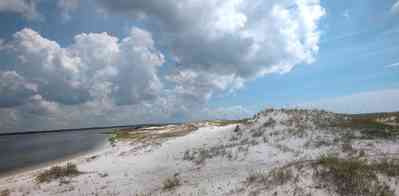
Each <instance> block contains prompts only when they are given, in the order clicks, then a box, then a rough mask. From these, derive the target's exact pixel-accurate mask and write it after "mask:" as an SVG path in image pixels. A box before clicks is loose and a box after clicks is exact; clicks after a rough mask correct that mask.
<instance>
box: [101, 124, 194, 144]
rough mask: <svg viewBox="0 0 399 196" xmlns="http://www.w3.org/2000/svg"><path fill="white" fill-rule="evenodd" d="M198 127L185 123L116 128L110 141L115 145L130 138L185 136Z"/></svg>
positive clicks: (141, 139) (135, 139) (137, 140)
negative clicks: (170, 125) (172, 125)
mask: <svg viewBox="0 0 399 196" xmlns="http://www.w3.org/2000/svg"><path fill="white" fill-rule="evenodd" d="M196 129H197V127H196V126H194V125H191V124H185V125H180V126H175V127H167V128H165V127H159V129H151V130H146V129H145V128H144V129H121V130H115V131H113V132H112V133H111V136H110V137H109V138H108V141H109V142H110V143H111V145H115V144H116V142H117V141H120V140H129V141H136V142H146V141H152V140H156V139H162V138H170V137H179V136H184V135H187V134H189V133H191V132H192V131H194V130H196Z"/></svg>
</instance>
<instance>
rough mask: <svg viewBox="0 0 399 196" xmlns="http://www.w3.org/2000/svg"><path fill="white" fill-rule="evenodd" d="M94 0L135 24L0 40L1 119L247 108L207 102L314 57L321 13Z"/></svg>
mask: <svg viewBox="0 0 399 196" xmlns="http://www.w3.org/2000/svg"><path fill="white" fill-rule="evenodd" d="M7 2H12V1H7ZM29 2H33V1H29ZM63 2H64V1H59V4H58V5H59V6H60V8H65V10H66V11H68V9H76V8H75V7H76V6H78V5H79V2H78V1H74V3H72V4H71V5H70V4H68V3H66V1H65V2H64V3H63ZM96 3H97V6H98V9H99V10H101V12H99V13H103V14H104V13H105V14H109V15H122V16H125V17H130V18H131V19H132V20H135V21H139V22H140V23H142V24H143V25H142V27H141V28H138V27H132V28H131V29H130V31H129V33H128V35H127V36H126V37H123V38H118V37H115V36H112V35H110V34H108V33H106V32H104V33H80V34H77V35H75V36H74V38H73V42H72V43H71V44H69V45H67V46H61V45H60V44H59V43H58V42H57V41H55V40H50V39H47V38H45V37H43V36H42V35H41V34H40V33H39V32H36V31H35V30H33V29H29V28H25V29H21V30H20V31H18V32H16V33H15V34H14V35H13V36H12V38H11V39H10V40H4V41H2V44H1V47H0V49H1V50H0V56H7V59H9V62H8V64H7V65H1V66H0V79H1V81H2V85H1V86H0V91H1V92H2V93H1V94H2V96H1V99H0V101H1V103H0V108H1V109H0V115H1V116H2V118H1V119H2V121H3V119H6V120H4V121H7V122H2V124H1V126H3V127H9V128H16V129H25V128H26V126H27V125H29V126H30V128H35V122H38V121H41V122H46V123H47V124H48V125H46V126H45V127H46V128H54V127H68V126H71V124H73V125H74V126H92V125H100V124H118V123H134V122H159V121H170V120H191V119H203V118H208V117H210V116H212V117H216V116H225V117H233V116H237V115H236V114H239V115H243V114H244V113H245V114H247V113H249V112H248V111H247V110H245V109H243V108H242V107H241V106H232V107H231V108H225V111H226V112H228V113H231V115H225V113H226V112H223V111H221V108H215V109H212V108H208V107H207V102H208V101H209V100H210V99H211V98H212V97H213V96H215V94H218V93H226V92H232V91H234V90H236V89H239V88H242V87H243V86H244V85H245V82H246V81H248V80H252V79H255V78H257V77H261V76H264V75H266V74H270V73H281V74H283V73H286V72H289V71H291V70H292V69H293V68H294V67H295V66H297V65H300V64H307V63H312V62H314V61H315V58H316V56H317V53H318V50H319V46H318V45H319V38H320V30H319V28H318V24H319V21H320V19H321V18H322V16H323V15H325V10H324V8H322V7H321V5H320V3H319V1H318V0H284V1H277V0H271V1H267V2H264V1H261V0H251V1H241V0H227V1H226V0H224V1H221V0H216V1H215V0H203V1H196V0H184V1H179V2H175V1H172V0H165V1H155V0H145V1H144V0H143V1H141V0H139V1H128V0H117V1H105V0H97V1H96ZM0 5H1V4H0ZM0 7H2V6H0ZM3 7H6V6H4V5H3ZM8 7H10V6H9V5H8ZM8 9H9V8H8ZM0 11H1V10H0ZM3 81H7V82H3ZM3 95H4V96H3ZM7 114H10V115H8V116H7ZM216 114H217V115H216ZM37 127H40V125H37Z"/></svg>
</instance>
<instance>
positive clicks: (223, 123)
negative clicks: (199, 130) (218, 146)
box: [208, 118, 250, 126]
mask: <svg viewBox="0 0 399 196" xmlns="http://www.w3.org/2000/svg"><path fill="white" fill-rule="evenodd" d="M249 120H250V119H249V118H243V119H239V120H211V121H208V122H209V123H210V124H212V125H214V126H227V125H232V124H247V123H249Z"/></svg>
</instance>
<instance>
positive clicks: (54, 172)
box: [35, 163, 82, 183]
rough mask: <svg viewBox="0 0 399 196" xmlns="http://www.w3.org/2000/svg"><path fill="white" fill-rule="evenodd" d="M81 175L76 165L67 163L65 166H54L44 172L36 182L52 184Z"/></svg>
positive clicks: (38, 176)
mask: <svg viewBox="0 0 399 196" xmlns="http://www.w3.org/2000/svg"><path fill="white" fill-rule="evenodd" d="M81 173H82V172H80V171H79V170H78V168H77V167H76V165H75V164H73V163H67V164H66V165H65V166H54V167H51V168H50V169H48V170H45V171H43V172H42V173H40V174H39V175H37V176H36V178H35V180H36V182H37V183H43V182H50V181H52V180H56V179H60V178H64V177H74V176H77V175H79V174H81Z"/></svg>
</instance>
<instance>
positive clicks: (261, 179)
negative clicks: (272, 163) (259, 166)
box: [245, 168, 293, 188]
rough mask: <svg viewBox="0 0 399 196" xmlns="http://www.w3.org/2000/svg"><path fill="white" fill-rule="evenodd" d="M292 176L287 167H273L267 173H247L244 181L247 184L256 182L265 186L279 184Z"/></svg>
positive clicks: (287, 180) (282, 183)
mask: <svg viewBox="0 0 399 196" xmlns="http://www.w3.org/2000/svg"><path fill="white" fill-rule="evenodd" d="M292 178H293V174H292V171H291V170H290V169H288V168H275V169H273V170H271V171H270V172H268V173H263V172H254V173H251V174H249V176H248V177H247V178H246V180H245V182H246V183H247V184H253V183H258V184H262V185H264V186H265V187H266V188H268V187H272V186H281V185H284V184H286V183H287V182H289V181H290V180H291V179H292Z"/></svg>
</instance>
